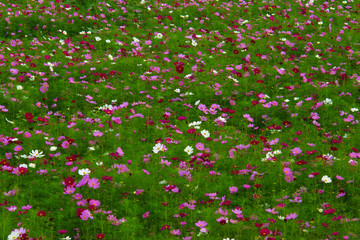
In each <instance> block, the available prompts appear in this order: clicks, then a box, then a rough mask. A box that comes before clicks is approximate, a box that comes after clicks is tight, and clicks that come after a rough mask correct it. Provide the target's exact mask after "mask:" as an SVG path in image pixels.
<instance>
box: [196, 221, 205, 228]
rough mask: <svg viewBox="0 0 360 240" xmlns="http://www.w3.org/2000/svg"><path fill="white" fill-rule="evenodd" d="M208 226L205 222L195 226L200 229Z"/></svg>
mask: <svg viewBox="0 0 360 240" xmlns="http://www.w3.org/2000/svg"><path fill="white" fill-rule="evenodd" d="M207 225H208V224H207V222H205V221H200V220H199V221H198V222H197V223H195V226H197V227H199V228H204V227H206V226H207Z"/></svg>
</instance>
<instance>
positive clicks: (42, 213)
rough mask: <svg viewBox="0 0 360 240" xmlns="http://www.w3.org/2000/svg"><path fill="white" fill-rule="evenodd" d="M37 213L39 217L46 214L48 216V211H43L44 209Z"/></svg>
mask: <svg viewBox="0 0 360 240" xmlns="http://www.w3.org/2000/svg"><path fill="white" fill-rule="evenodd" d="M37 215H38V216H39V217H45V216H46V212H45V211H43V210H40V211H38V213H37Z"/></svg>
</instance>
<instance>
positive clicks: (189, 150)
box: [184, 146, 194, 155]
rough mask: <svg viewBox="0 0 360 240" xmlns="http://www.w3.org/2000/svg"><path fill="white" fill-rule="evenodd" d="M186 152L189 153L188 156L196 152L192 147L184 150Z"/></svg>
mask: <svg viewBox="0 0 360 240" xmlns="http://www.w3.org/2000/svg"><path fill="white" fill-rule="evenodd" d="M184 151H185V152H187V154H189V155H190V154H192V153H193V152H194V149H193V148H192V147H190V146H187V147H186V148H185V149H184Z"/></svg>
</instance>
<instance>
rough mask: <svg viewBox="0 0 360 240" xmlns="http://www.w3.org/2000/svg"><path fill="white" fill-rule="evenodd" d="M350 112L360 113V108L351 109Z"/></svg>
mask: <svg viewBox="0 0 360 240" xmlns="http://www.w3.org/2000/svg"><path fill="white" fill-rule="evenodd" d="M350 111H352V112H357V111H359V109H358V108H351V109H350Z"/></svg>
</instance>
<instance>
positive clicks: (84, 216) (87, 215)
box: [80, 210, 94, 221]
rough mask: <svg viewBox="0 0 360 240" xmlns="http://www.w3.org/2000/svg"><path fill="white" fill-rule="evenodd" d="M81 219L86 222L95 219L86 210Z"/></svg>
mask: <svg viewBox="0 0 360 240" xmlns="http://www.w3.org/2000/svg"><path fill="white" fill-rule="evenodd" d="M80 218H81V219H82V220H84V221H86V220H88V219H89V218H90V219H93V218H94V217H93V216H92V215H91V212H90V211H89V210H84V211H83V212H82V213H81V215H80Z"/></svg>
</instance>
